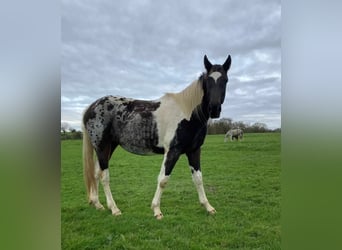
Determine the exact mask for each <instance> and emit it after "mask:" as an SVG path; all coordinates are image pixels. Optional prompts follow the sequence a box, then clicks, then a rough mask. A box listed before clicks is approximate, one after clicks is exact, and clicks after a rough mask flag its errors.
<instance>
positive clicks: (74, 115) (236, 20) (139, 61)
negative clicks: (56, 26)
mask: <svg viewBox="0 0 342 250" xmlns="http://www.w3.org/2000/svg"><path fill="white" fill-rule="evenodd" d="M280 18H281V16H280V1H267V0H265V1H215V2H213V1H201V2H200V3H199V2H198V1H140V0H139V1H130V2H127V1H66V0H65V1H62V69H61V73H62V88H61V92H62V96H63V98H62V100H61V103H62V114H61V115H62V120H68V121H76V120H78V121H80V120H81V113H82V112H81V111H80V110H81V109H82V108H84V107H86V106H87V105H89V104H90V103H91V101H93V100H95V99H97V98H99V97H101V96H104V95H108V94H114V95H122V96H130V97H134V98H141V99H155V98H157V97H159V96H161V95H163V94H164V93H165V92H175V91H180V90H181V89H183V88H185V87H186V86H187V85H188V84H190V82H191V81H193V80H194V79H195V78H196V77H198V76H199V75H200V73H201V72H202V71H203V70H204V69H203V55H204V54H207V55H208V57H209V59H210V60H211V61H212V62H213V63H223V61H224V60H225V58H226V56H227V55H228V54H231V55H232V59H233V63H232V68H231V72H230V74H229V77H230V82H229V89H228V94H227V100H226V103H225V106H224V109H226V110H227V112H226V113H224V115H225V116H226V117H231V118H233V119H234V120H236V117H238V116H239V114H247V115H248V114H250V113H258V112H259V113H260V112H263V114H265V115H267V110H270V111H269V113H274V112H278V114H280V108H279V107H280V60H281V59H280V58H281V55H280ZM272 77H273V78H275V79H272ZM243 93H246V94H245V95H243ZM81 96H86V97H87V99H83V100H81V101H75V100H77V98H78V97H81ZM247 97H248V98H250V99H252V101H251V102H250V103H251V105H244V102H245V101H246V99H248V98H247ZM261 97H262V98H264V99H265V100H264V101H262V102H261V101H260V100H259V99H261ZM253 98H254V99H253ZM66 100H70V101H66ZM252 103H255V106H253V105H252ZM229 105H232V106H234V105H235V106H239V107H240V108H239V109H237V110H238V111H236V112H232V111H231V108H230V106H229ZM267 107H268V108H267ZM277 107H278V108H277ZM73 108H75V109H74V111H73ZM228 111H229V112H228ZM239 112H240V113H239ZM277 119H278V118H277ZM278 123H279V126H280V121H279V119H278ZM75 124H77V123H76V122H75Z"/></svg>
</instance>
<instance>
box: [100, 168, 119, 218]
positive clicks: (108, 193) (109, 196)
mask: <svg viewBox="0 0 342 250" xmlns="http://www.w3.org/2000/svg"><path fill="white" fill-rule="evenodd" d="M101 183H102V186H103V190H104V192H105V195H106V200H107V206H108V208H109V209H110V210H112V214H113V215H120V214H121V211H120V209H119V208H118V207H117V206H116V203H115V201H114V199H113V196H112V192H111V191H110V186H109V170H108V169H105V170H103V171H102V178H101Z"/></svg>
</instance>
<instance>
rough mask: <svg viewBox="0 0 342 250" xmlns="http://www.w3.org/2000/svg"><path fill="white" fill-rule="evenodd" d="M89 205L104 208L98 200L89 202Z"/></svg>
mask: <svg viewBox="0 0 342 250" xmlns="http://www.w3.org/2000/svg"><path fill="white" fill-rule="evenodd" d="M89 205H91V206H94V207H95V208H96V210H105V208H104V206H103V205H102V204H101V203H100V202H92V201H90V202H89Z"/></svg>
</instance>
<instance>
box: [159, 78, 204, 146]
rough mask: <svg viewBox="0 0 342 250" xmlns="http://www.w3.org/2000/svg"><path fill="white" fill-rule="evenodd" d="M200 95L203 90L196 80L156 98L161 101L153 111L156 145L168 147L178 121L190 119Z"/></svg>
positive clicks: (199, 100)
mask: <svg viewBox="0 0 342 250" xmlns="http://www.w3.org/2000/svg"><path fill="white" fill-rule="evenodd" d="M194 92H195V94H194ZM190 93H191V95H192V96H191V97H190ZM202 97H203V90H202V88H201V87H200V83H199V81H198V80H196V81H194V82H193V83H192V84H191V85H189V86H188V87H187V88H186V89H184V90H183V91H181V92H179V93H167V94H165V95H164V96H163V97H161V98H160V99H159V100H158V101H160V103H161V104H160V107H159V108H158V109H157V110H156V111H154V112H153V115H154V116H155V118H156V121H157V130H158V147H163V148H165V150H168V149H169V146H170V142H171V140H172V139H173V138H174V136H175V133H176V130H177V128H178V125H179V123H180V122H181V121H182V120H184V119H185V120H187V121H189V120H190V117H191V114H192V112H193V111H194V109H195V108H196V106H197V105H199V104H200V103H201V101H202Z"/></svg>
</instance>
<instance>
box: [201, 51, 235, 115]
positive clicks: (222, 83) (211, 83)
mask: <svg viewBox="0 0 342 250" xmlns="http://www.w3.org/2000/svg"><path fill="white" fill-rule="evenodd" d="M231 62H232V60H231V57H230V55H229V56H228V58H227V59H226V61H225V62H224V64H222V65H218V64H215V65H212V64H211V62H210V61H209V60H208V58H207V56H206V55H205V56H204V66H205V68H206V70H207V73H206V74H205V75H204V77H203V91H204V98H205V101H206V103H207V104H208V112H209V117H210V118H218V117H220V113H221V105H222V103H223V102H224V98H225V96H226V86H227V82H228V75H227V73H228V70H229V68H230V64H231Z"/></svg>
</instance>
